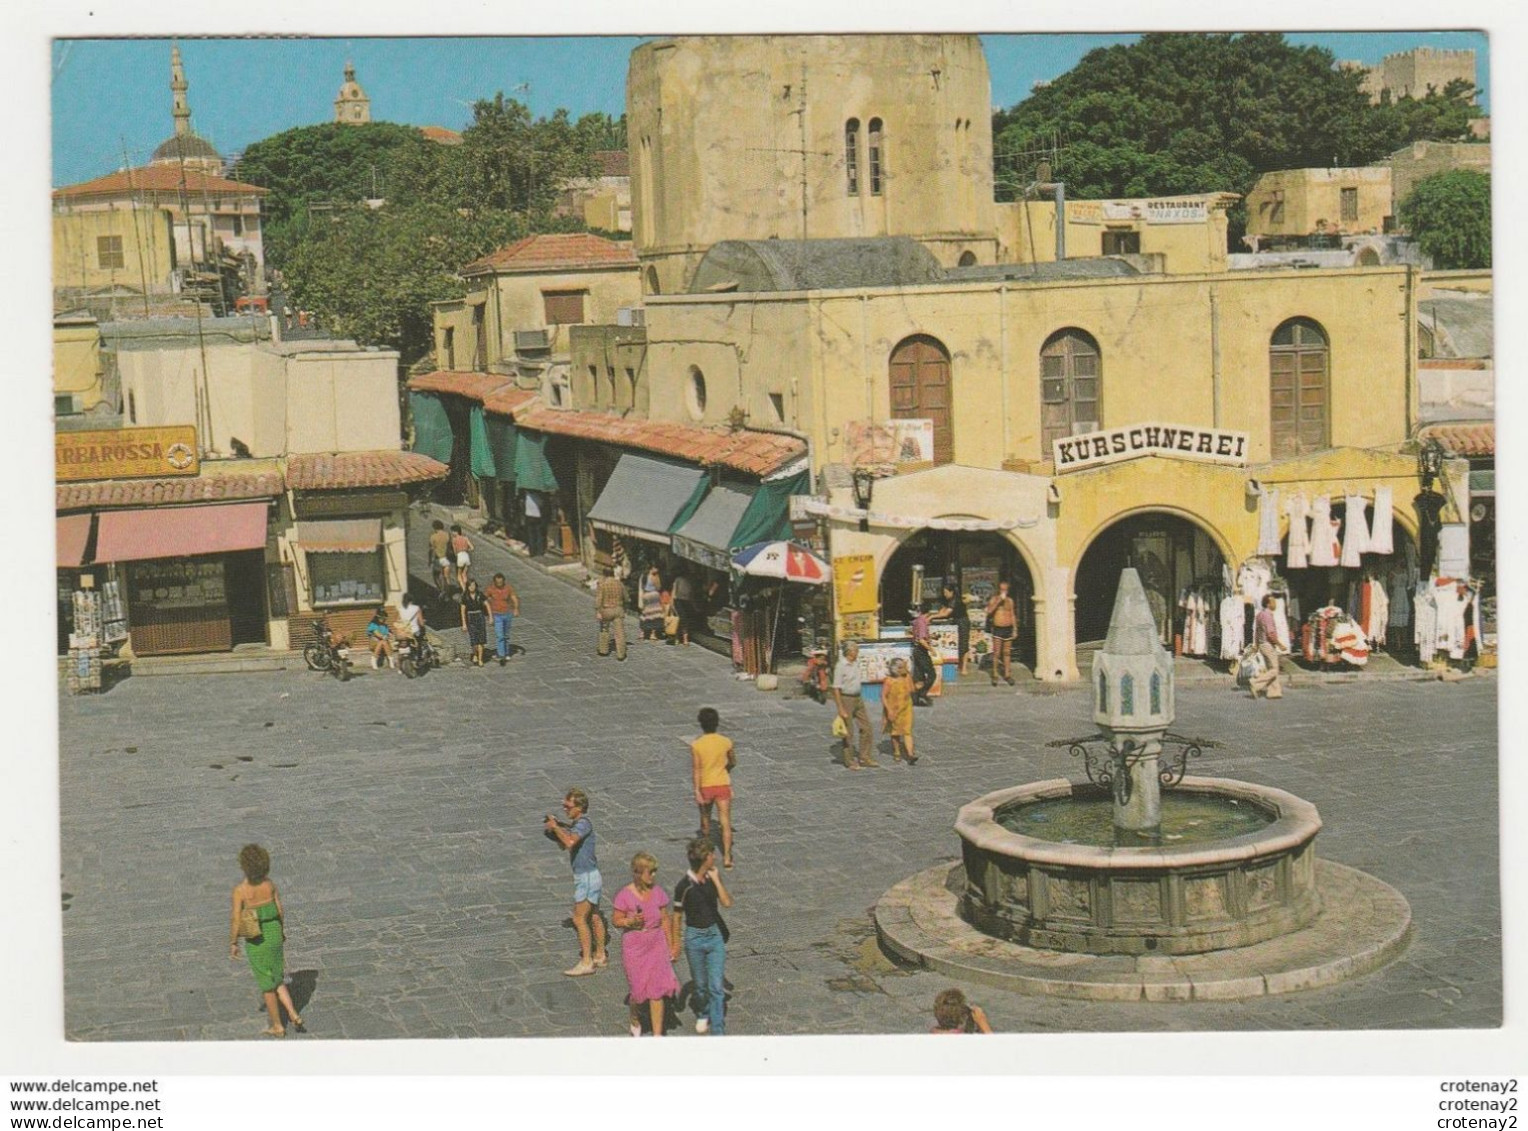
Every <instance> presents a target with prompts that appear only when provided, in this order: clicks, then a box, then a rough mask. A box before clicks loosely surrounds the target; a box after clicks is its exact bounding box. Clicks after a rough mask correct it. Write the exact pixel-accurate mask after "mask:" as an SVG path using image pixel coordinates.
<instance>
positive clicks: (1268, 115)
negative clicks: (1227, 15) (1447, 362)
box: [993, 32, 1479, 246]
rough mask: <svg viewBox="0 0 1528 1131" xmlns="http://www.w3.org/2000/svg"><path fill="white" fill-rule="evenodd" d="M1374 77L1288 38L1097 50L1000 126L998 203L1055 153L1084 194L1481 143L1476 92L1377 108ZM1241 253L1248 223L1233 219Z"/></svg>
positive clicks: (1161, 38) (1173, 36)
mask: <svg viewBox="0 0 1528 1131" xmlns="http://www.w3.org/2000/svg"><path fill="white" fill-rule="evenodd" d="M1361 81H1362V75H1361V73H1360V72H1358V71H1356V70H1350V69H1346V68H1340V67H1337V66H1336V65H1335V62H1334V60H1333V57H1332V54H1331V52H1329V51H1327V50H1325V49H1324V48H1319V47H1297V46H1294V45H1292V44H1290V43H1288V42H1287V41H1285V39H1284V37H1283V36H1282V35H1279V34H1276V33H1267V32H1258V33H1251V34H1245V35H1225V34H1215V35H1204V34H1194V35H1184V34H1179V33H1165V32H1162V33H1153V34H1149V35H1144V36H1142V37H1141V39H1140V40H1139V41H1138V42H1136V43H1134V44H1128V45H1116V46H1111V47H1102V48H1098V49H1096V50H1094V51H1090V52H1088V54H1087V55H1085V56H1083V58H1082V60H1081V61H1080V62H1079V63H1078V64H1077V66H1076V67H1074V68H1073V69H1072V70H1070V71H1068V72H1067V73H1066V74H1064V75H1062V76H1061V77H1059V78H1058V79H1056V80H1055V81H1054V82H1051V83H1049V84H1048V85H1046V86H1044V87H1041V88H1039V89H1037V90H1036V91H1035V92H1034V93H1033V94H1032V95H1031V96H1030V97H1029V98H1027V99H1025V100H1024V101H1023V102H1020V103H1019V104H1018V105H1016V106H1013V107H1011V108H1010V109H1008V110H1000V111H998V112H997V113H996V114H995V115H994V117H993V139H994V148H995V150H996V160H995V162H994V164H995V173H996V178H997V190H998V199H1000V200H1013V199H1016V198H1017V197H1018V196H1019V195H1021V194H1022V193H1023V192H1024V191H1025V189H1026V188H1027V187H1028V186H1029V185H1030V184H1031V183H1032V182H1033V181H1034V180H1035V172H1036V165H1037V164H1038V161H1039V160H1040V157H1041V154H1042V153H1046V152H1047V151H1052V150H1054V164H1053V166H1052V176H1053V177H1054V178H1055V179H1056V180H1061V181H1064V182H1066V186H1067V195H1068V196H1073V197H1079V198H1083V197H1094V198H1098V197H1130V196H1157V195H1172V194H1176V193H1187V192H1209V191H1226V192H1235V193H1239V194H1241V195H1243V196H1245V195H1246V194H1247V192H1248V191H1249V190H1250V189H1251V188H1252V186H1253V184H1254V183H1255V182H1256V180H1257V178H1258V176H1259V175H1260V174H1262V173H1264V172H1268V171H1270V170H1274V169H1299V168H1309V167H1327V166H1333V165H1363V164H1368V163H1370V162H1373V161H1375V160H1378V159H1379V158H1381V157H1383V156H1385V155H1386V154H1388V153H1391V152H1393V151H1394V150H1396V149H1398V148H1400V147H1401V146H1403V145H1405V144H1407V143H1408V142H1410V141H1413V140H1416V139H1418V138H1422V137H1428V138H1455V137H1459V136H1462V135H1465V134H1467V133H1468V129H1469V126H1468V120H1469V118H1470V117H1472V116H1477V115H1478V114H1479V111H1478V109H1476V108H1475V107H1474V106H1473V103H1472V102H1471V94H1472V91H1471V89H1470V88H1469V86H1468V84H1450V87H1449V89H1448V90H1446V91H1443V92H1429V93H1428V94H1427V96H1426V97H1424V98H1421V99H1410V98H1405V99H1401V100H1399V101H1397V102H1393V103H1392V102H1386V103H1383V104H1380V105H1373V104H1371V103H1370V101H1369V97H1368V95H1367V94H1365V93H1364V92H1363V91H1362V90H1361V89H1360V83H1361ZM1230 222H1231V223H1230V227H1231V239H1232V243H1233V246H1234V245H1235V243H1236V240H1237V239H1238V238H1239V235H1240V231H1241V229H1242V227H1243V226H1244V223H1245V213H1244V212H1243V210H1242V209H1241V208H1240V207H1239V206H1238V207H1237V208H1234V209H1232V210H1231V214H1230Z"/></svg>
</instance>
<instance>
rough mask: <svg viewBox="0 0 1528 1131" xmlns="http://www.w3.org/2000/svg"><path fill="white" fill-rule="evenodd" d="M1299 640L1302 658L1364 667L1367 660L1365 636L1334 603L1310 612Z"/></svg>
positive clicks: (1321, 662)
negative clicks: (1303, 655)
mask: <svg viewBox="0 0 1528 1131" xmlns="http://www.w3.org/2000/svg"><path fill="white" fill-rule="evenodd" d="M1301 642H1302V645H1303V651H1304V654H1305V658H1306V659H1307V660H1309V661H1310V662H1311V663H1319V664H1336V663H1343V664H1351V665H1352V666H1354V667H1363V666H1364V665H1365V664H1367V663H1368V662H1369V638H1368V636H1367V635H1365V633H1364V631H1363V629H1362V628H1360V627H1359V625H1358V624H1357V622H1355V621H1354V620H1353V618H1352V617H1350V616H1348V614H1347V613H1346V612H1345V611H1344V610H1342V609H1340V608H1338V607H1337V606H1336V605H1325V606H1323V607H1321V608H1319V609H1317V610H1316V611H1315V612H1313V613H1312V614H1311V615H1310V620H1309V621H1307V622H1306V624H1305V627H1304V629H1303V631H1302V633H1301Z"/></svg>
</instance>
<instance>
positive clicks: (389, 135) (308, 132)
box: [233, 122, 444, 225]
mask: <svg viewBox="0 0 1528 1131" xmlns="http://www.w3.org/2000/svg"><path fill="white" fill-rule="evenodd" d="M442 148H444V147H443V146H438V145H436V144H434V143H433V142H430V141H427V140H426V139H425V137H424V135H423V134H421V133H420V132H419V131H418V130H417V129H415V128H414V127H413V126H400V125H395V124H394V123H392V122H370V123H367V124H365V125H358V126H350V125H341V124H340V123H338V122H328V123H325V124H323V125H319V126H299V127H298V128H297V129H292V130H287V131H285V132H284V133H279V134H276V135H274V136H272V137H268V138H265V139H264V140H262V141H257V142H255V143H254V144H253V145H251V146H249V148H247V149H246V150H245V151H244V153H243V155H242V156H241V157H240V158H239V162H238V164H237V165H236V166H235V168H234V170H233V175H234V177H235V178H236V179H238V180H241V181H247V182H248V183H250V184H255V185H259V186H260V187H261V188H264V189H267V190H269V194H270V195H268V196H267V197H266V198H265V216H266V219H267V221H268V222H270V223H273V224H276V225H281V224H285V223H286V222H288V221H289V220H291V219H292V217H293V216H295V215H296V214H297V213H298V212H301V211H305V210H306V208H307V206H308V205H309V204H314V203H323V204H331V203H351V202H354V201H357V200H363V199H368V198H379V197H380V198H386V197H389V196H391V195H392V194H393V193H394V192H395V191H396V190H398V189H401V188H404V187H406V186H407V185H408V183H409V182H408V180H407V179H406V178H403V177H395V176H393V169H394V164H395V162H399V161H402V160H413V161H415V162H418V161H426V162H427V161H428V160H429V159H430V158H431V157H433V156H434V155H433V154H432V153H431V152H430V151H432V150H437V149H442Z"/></svg>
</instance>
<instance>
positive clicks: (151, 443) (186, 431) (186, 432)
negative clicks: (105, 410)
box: [53, 424, 201, 483]
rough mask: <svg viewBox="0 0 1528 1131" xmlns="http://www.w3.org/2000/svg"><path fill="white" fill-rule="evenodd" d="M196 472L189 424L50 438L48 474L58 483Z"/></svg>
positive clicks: (197, 460)
mask: <svg viewBox="0 0 1528 1131" xmlns="http://www.w3.org/2000/svg"><path fill="white" fill-rule="evenodd" d="M200 471H201V459H200V458H199V456H198V455H197V450H196V428H195V427H194V426H193V425H190V424H179V425H175V426H173V427H166V428H113V429H103V430H101V431H98V432H58V433H55V434H54V437H53V473H54V477H55V478H56V479H57V480H58V482H60V483H68V482H72V481H75V480H81V479H146V478H162V477H166V476H172V475H196V474H197V473H198V472H200Z"/></svg>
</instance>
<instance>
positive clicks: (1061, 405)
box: [1040, 329, 1103, 457]
mask: <svg viewBox="0 0 1528 1131" xmlns="http://www.w3.org/2000/svg"><path fill="white" fill-rule="evenodd" d="M1102 370H1103V359H1102V357H1101V356H1100V355H1099V352H1098V343H1097V342H1096V341H1094V340H1093V337H1092V335H1090V334H1085V333H1083V332H1082V331H1081V330H1077V329H1066V330H1058V331H1056V333H1054V334H1052V335H1051V336H1050V337H1049V338H1048V339H1046V342H1045V346H1044V348H1043V349H1041V350H1040V454H1041V456H1042V457H1049V456H1050V453H1051V444H1052V443H1053V442H1054V441H1056V440H1064V439H1066V438H1067V437H1068V436H1074V435H1076V434H1077V433H1079V432H1093V431H1095V430H1097V429H1098V427H1099V423H1100V421H1101V420H1102V419H1103V417H1102V416H1101V412H1102V403H1101V398H1100V395H1099V394H1100V389H1099V385H1100V382H1101V380H1102Z"/></svg>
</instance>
